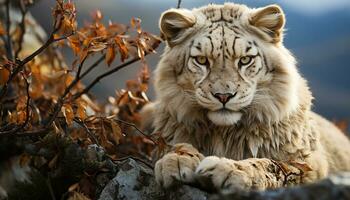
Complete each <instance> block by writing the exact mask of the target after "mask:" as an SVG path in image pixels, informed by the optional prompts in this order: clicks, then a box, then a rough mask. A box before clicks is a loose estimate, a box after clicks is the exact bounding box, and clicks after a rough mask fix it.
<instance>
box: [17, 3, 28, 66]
mask: <svg viewBox="0 0 350 200" xmlns="http://www.w3.org/2000/svg"><path fill="white" fill-rule="evenodd" d="M20 8H21V14H22V19H21V22H20V24H19V27H20V29H21V35H20V37H19V41H18V45H19V46H18V49H17V50H16V52H15V58H16V59H17V58H18V55H19V53H20V52H21V51H22V48H23V38H24V35H25V33H26V24H25V19H26V14H27V12H28V8H27V6H26V5H25V3H24V1H23V0H21V1H20Z"/></svg>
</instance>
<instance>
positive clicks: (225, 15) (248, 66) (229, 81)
mask: <svg viewBox="0 0 350 200" xmlns="http://www.w3.org/2000/svg"><path fill="white" fill-rule="evenodd" d="M283 25H284V16H283V13H282V10H281V9H280V8H279V7H278V6H276V5H272V6H268V7H265V8H261V9H249V8H247V7H246V6H244V5H237V4H232V3H228V4H225V5H209V6H207V7H203V8H200V9H194V10H192V11H189V10H179V9H176V10H175V9H171V10H169V11H166V12H165V13H164V14H163V15H162V17H161V21H160V28H161V31H162V34H163V37H164V38H165V39H166V40H167V44H168V47H167V50H166V52H165V54H167V55H169V56H168V57H170V58H172V59H174V58H175V60H174V61H173V62H175V63H169V64H170V65H171V66H172V67H173V68H174V71H175V76H177V78H176V80H177V84H178V85H179V86H180V87H182V88H183V91H184V92H186V93H187V96H191V97H190V99H192V101H193V100H195V102H196V103H197V104H198V105H200V106H201V107H202V108H203V109H204V110H206V112H207V116H208V118H209V120H211V121H212V122H213V123H215V124H217V125H232V124H235V123H236V122H237V121H239V120H240V119H241V117H242V115H243V114H244V112H245V110H246V109H247V108H249V107H251V106H252V104H254V103H255V102H258V101H259V100H260V99H261V98H268V97H266V96H264V97H262V93H264V91H265V90H266V89H267V88H264V87H266V85H267V84H266V83H269V82H271V80H272V77H273V71H274V65H273V64H272V61H273V58H272V59H271V57H273V56H274V55H271V54H274V52H278V47H279V45H280V44H281V40H282V38H281V37H282V36H281V35H282V29H283ZM267 54H268V56H267ZM275 56H276V57H279V56H280V55H279V54H278V53H276V55H275Z"/></svg>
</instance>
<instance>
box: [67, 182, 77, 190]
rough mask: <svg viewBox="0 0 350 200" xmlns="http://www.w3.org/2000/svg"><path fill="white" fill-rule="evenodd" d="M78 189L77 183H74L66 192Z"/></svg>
mask: <svg viewBox="0 0 350 200" xmlns="http://www.w3.org/2000/svg"><path fill="white" fill-rule="evenodd" d="M77 189H79V183H74V184H73V185H71V186H69V188H68V191H69V192H73V191H76V190H77Z"/></svg>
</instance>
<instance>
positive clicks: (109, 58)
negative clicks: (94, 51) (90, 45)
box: [106, 46, 116, 66]
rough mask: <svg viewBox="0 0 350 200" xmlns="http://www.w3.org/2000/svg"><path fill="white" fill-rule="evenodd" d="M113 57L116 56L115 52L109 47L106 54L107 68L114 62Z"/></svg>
mask: <svg viewBox="0 0 350 200" xmlns="http://www.w3.org/2000/svg"><path fill="white" fill-rule="evenodd" d="M115 55H116V52H115V48H114V46H109V47H108V48H107V53H106V63H107V65H108V66H110V65H111V64H112V62H113V61H114V59H115Z"/></svg>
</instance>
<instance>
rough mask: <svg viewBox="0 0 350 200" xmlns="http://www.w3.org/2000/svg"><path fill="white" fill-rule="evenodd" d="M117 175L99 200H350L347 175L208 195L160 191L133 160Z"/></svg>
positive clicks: (189, 190) (149, 171)
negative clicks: (296, 184) (294, 185)
mask: <svg viewBox="0 0 350 200" xmlns="http://www.w3.org/2000/svg"><path fill="white" fill-rule="evenodd" d="M116 166H117V168H118V170H119V171H118V172H117V174H116V176H115V177H114V178H113V179H112V180H110V181H109V182H108V184H107V185H106V186H105V187H104V189H103V190H102V192H101V194H100V196H99V200H117V199H118V200H119V199H135V200H141V199H142V200H147V199H152V200H153V199H167V200H175V199H178V200H197V199H198V200H206V199H210V200H225V199H233V200H240V199H242V200H243V199H248V200H277V199H285V200H304V199H305V200H306V199H307V200H316V199H317V200H323V199H344V200H345V199H350V172H345V173H342V174H338V175H333V176H330V177H328V178H326V179H323V180H321V181H319V182H316V183H313V184H308V185H302V186H296V187H289V188H279V189H274V190H267V191H236V192H233V193H227V194H209V193H206V192H204V191H202V190H200V189H197V188H195V187H191V186H188V185H182V186H179V187H177V188H174V189H171V190H164V189H162V188H160V187H159V186H158V185H157V183H156V182H155V179H154V174H153V169H151V168H150V167H149V166H147V165H145V164H143V163H142V162H139V161H136V160H134V159H126V160H125V161H122V162H119V163H117V165H116Z"/></svg>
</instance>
